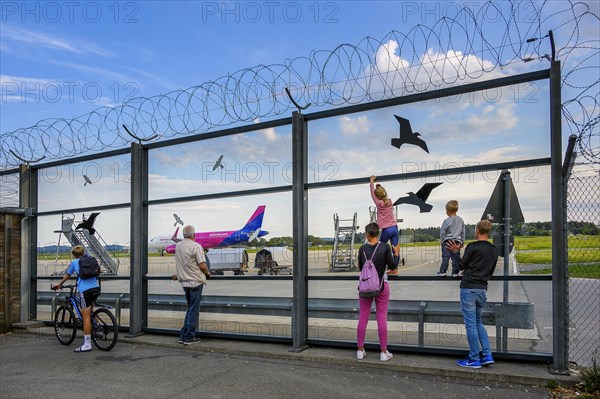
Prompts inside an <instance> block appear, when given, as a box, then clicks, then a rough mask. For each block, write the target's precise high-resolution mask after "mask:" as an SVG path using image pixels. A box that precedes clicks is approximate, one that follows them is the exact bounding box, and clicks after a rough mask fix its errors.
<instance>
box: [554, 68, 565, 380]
mask: <svg viewBox="0 0 600 399" xmlns="http://www.w3.org/2000/svg"><path fill="white" fill-rule="evenodd" d="M560 84H561V76H560V61H554V62H552V65H551V67H550V181H551V195H552V326H553V334H552V340H553V342H552V352H553V363H552V368H551V370H550V371H551V372H552V373H556V374H568V373H569V356H568V346H567V328H566V326H565V320H566V314H567V311H566V309H567V303H566V299H567V298H566V290H567V288H566V284H568V282H569V281H568V280H566V279H565V275H566V273H565V267H566V264H565V253H564V249H565V236H564V234H563V232H564V230H565V218H564V196H563V176H562V127H561V112H562V105H561V87H560Z"/></svg>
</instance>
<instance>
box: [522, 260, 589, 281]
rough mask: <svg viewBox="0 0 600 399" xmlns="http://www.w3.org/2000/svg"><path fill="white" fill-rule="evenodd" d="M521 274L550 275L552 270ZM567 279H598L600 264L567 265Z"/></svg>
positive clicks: (544, 269)
mask: <svg viewBox="0 0 600 399" xmlns="http://www.w3.org/2000/svg"><path fill="white" fill-rule="evenodd" d="M523 274H552V268H550V267H545V268H543V269H537V270H530V271H527V272H523ZM569 277H571V278H593V279H600V263H591V264H586V265H569Z"/></svg>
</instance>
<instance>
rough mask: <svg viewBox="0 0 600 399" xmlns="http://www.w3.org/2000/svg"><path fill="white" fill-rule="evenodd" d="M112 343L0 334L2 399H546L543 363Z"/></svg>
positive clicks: (218, 343) (161, 339) (38, 333)
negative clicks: (94, 345) (466, 364)
mask: <svg viewBox="0 0 600 399" xmlns="http://www.w3.org/2000/svg"><path fill="white" fill-rule="evenodd" d="M124 335H125V334H122V336H120V337H119V342H118V343H117V346H116V347H115V348H114V349H113V350H112V351H110V352H101V351H98V350H96V349H95V350H93V351H92V352H90V353H81V354H79V353H74V352H73V350H74V349H75V347H76V346H77V345H78V344H79V342H80V341H81V335H80V332H79V333H78V337H77V339H76V341H75V343H73V344H72V345H70V346H63V345H60V344H59V343H58V341H57V340H56V338H55V336H54V333H53V330H52V328H50V327H37V328H36V327H35V326H33V325H32V326H30V327H29V328H28V329H26V330H15V332H13V333H10V334H6V335H2V336H1V337H0V397H2V398H47V397H64V398H81V397H85V398H88V397H89V398H95V397H102V398H121V397H123V398H125V397H127V398H138V397H140V398H183V397H185V398H189V397H202V398H360V397H369V398H373V397H378V398H379V397H381V398H387V397H394V398H442V397H443V398H464V397H482V398H507V397H510V398H511V399H515V398H547V397H549V393H548V391H547V390H546V389H545V386H546V385H547V384H548V383H550V382H551V381H556V382H558V383H559V384H571V383H573V382H575V381H576V380H577V377H576V376H574V375H571V376H561V375H552V374H550V373H549V371H548V367H547V365H544V364H535V363H523V362H512V361H498V362H497V363H496V364H494V365H492V366H489V367H485V368H482V369H479V370H470V369H462V368H459V367H457V366H455V364H454V362H455V360H456V359H455V358H452V357H445V356H435V355H423V354H405V353H395V354H394V355H395V356H394V358H393V359H392V360H390V361H388V362H380V361H379V356H378V353H377V352H375V351H368V353H367V358H366V359H364V360H362V361H358V360H356V359H355V350H353V349H347V348H327V347H309V348H307V349H306V350H304V351H303V352H300V353H293V352H290V351H289V346H288V345H283V344H274V343H257V342H246V341H233V340H218V339H209V338H207V339H203V340H202V342H200V343H199V344H196V345H192V346H184V345H180V344H178V343H177V338H176V337H175V336H165V335H152V334H146V335H141V336H138V337H135V338H125V337H124Z"/></svg>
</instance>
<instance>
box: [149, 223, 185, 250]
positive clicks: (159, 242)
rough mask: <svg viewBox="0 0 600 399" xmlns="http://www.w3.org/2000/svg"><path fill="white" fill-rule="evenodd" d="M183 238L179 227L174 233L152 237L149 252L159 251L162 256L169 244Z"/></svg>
mask: <svg viewBox="0 0 600 399" xmlns="http://www.w3.org/2000/svg"><path fill="white" fill-rule="evenodd" d="M181 240H183V235H182V236H181V237H179V227H177V230H175V233H173V234H172V235H169V234H162V235H159V236H156V237H152V238H151V239H150V241H148V252H158V253H159V254H160V256H163V255H164V254H165V249H166V248H167V247H168V246H169V245H175V244H177V242H179V241H181Z"/></svg>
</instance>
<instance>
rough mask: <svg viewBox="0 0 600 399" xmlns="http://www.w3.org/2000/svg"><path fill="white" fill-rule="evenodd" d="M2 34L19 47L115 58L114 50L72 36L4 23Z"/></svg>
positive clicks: (5, 38)
mask: <svg viewBox="0 0 600 399" xmlns="http://www.w3.org/2000/svg"><path fill="white" fill-rule="evenodd" d="M2 36H3V40H6V41H8V42H14V43H16V44H18V46H19V47H22V46H28V47H33V48H35V47H43V48H48V49H53V50H58V51H65V52H69V53H75V54H81V55H83V54H95V55H99V56H101V57H107V58H115V57H116V56H117V55H116V54H115V53H114V52H112V51H110V50H107V49H105V48H102V47H100V46H98V45H96V44H95V43H92V42H88V41H84V40H78V39H72V38H69V39H65V38H61V37H58V36H53V35H51V34H48V33H44V32H36V31H33V30H28V29H22V28H15V27H14V26H10V25H6V24H5V25H4V26H3V27H2ZM7 46H8V45H7Z"/></svg>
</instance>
